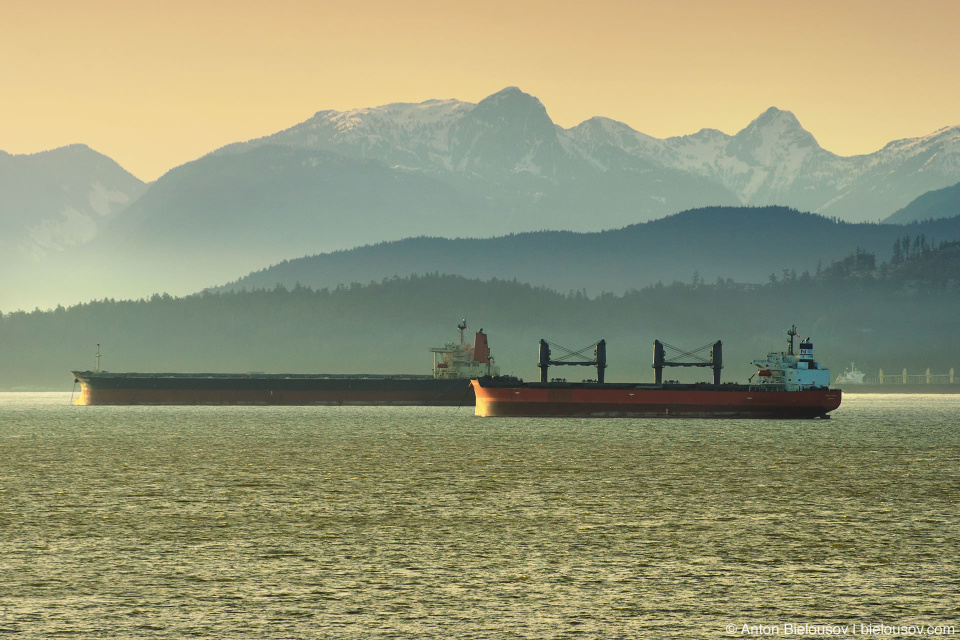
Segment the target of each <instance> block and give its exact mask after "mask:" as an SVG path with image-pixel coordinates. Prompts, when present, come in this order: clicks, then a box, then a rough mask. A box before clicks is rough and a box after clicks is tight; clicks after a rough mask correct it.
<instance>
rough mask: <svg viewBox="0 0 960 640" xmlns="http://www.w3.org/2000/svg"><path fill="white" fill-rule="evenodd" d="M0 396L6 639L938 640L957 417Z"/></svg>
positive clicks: (869, 398)
mask: <svg viewBox="0 0 960 640" xmlns="http://www.w3.org/2000/svg"><path fill="white" fill-rule="evenodd" d="M70 400H71V396H70V394H65V393H36V394H33V393H3V394H0V636H3V637H7V636H9V637H11V638H44V639H47V638H178V639H179V638H194V637H196V638H231V639H245V638H251V639H253V638H256V639H262V638H297V639H300V638H304V639H308V638H310V639H312V638H336V639H341V638H347V639H349V638H358V639H359V638H364V639H367V638H443V639H459V638H463V639H483V638H491V639H511V638H518V639H519V638H629V639H634V638H726V637H745V636H750V637H824V636H839V637H844V636H845V637H850V638H894V637H897V638H899V637H930V636H938V637H939V636H946V637H951V636H953V637H958V636H957V634H958V632H960V631H958V630H960V396H958V395H937V396H934V395H860V396H858V395H852V394H848V395H847V396H846V397H845V398H844V400H843V405H842V406H841V407H840V408H839V409H838V410H837V411H835V412H834V413H833V414H832V415H833V417H832V419H829V420H796V421H794V420H719V419H718V420H703V419H667V418H661V419H558V418H553V419H514V418H478V417H475V416H474V415H473V409H472V407H462V408H455V407H400V408H391V407H112V406H95V407H87V406H73V405H71V404H70Z"/></svg>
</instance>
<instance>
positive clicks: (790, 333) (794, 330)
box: [787, 325, 797, 356]
mask: <svg viewBox="0 0 960 640" xmlns="http://www.w3.org/2000/svg"><path fill="white" fill-rule="evenodd" d="M787 335H788V336H790V342H789V343H788V344H789V345H790V348H789V349H788V350H787V355H788V356H792V355H793V338H794V337H795V336H796V335H797V325H793V326H792V327H790V330H789V331H787Z"/></svg>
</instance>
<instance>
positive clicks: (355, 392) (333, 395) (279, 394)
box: [73, 371, 474, 406]
mask: <svg viewBox="0 0 960 640" xmlns="http://www.w3.org/2000/svg"><path fill="white" fill-rule="evenodd" d="M73 375H74V378H75V379H76V380H77V382H79V383H80V397H79V398H78V399H77V401H76V402H75V404H78V405H103V404H116V405H204V404H206V405H359V406H363V405H392V406H427V405H429V406H460V405H473V403H474V394H473V390H472V389H471V388H470V386H469V383H470V381H469V380H465V379H436V378H432V377H429V376H346V375H344V376H337V375H323V374H317V375H310V374H304V375H293V374H219V373H208V374H204V373H108V372H102V371H74V372H73Z"/></svg>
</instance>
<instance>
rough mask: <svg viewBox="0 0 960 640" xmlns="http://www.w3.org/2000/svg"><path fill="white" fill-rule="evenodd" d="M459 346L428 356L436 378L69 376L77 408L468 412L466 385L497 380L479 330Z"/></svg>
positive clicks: (463, 326) (80, 373)
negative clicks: (435, 408)
mask: <svg viewBox="0 0 960 640" xmlns="http://www.w3.org/2000/svg"><path fill="white" fill-rule="evenodd" d="M457 330H458V331H459V340H458V341H457V342H448V343H446V344H444V346H442V347H434V348H432V349H430V351H431V352H432V353H433V375H409V374H399V375H389V374H322V373H316V374H312V373H306V374H298V373H114V372H108V371H101V370H100V345H97V370H96V371H73V372H72V373H73V377H74V380H75V381H76V382H78V383H79V384H80V397H79V398H78V399H77V400H76V402H75V403H74V404H80V405H96V404H148V405H163V404H169V405H174V404H209V405H358V406H367V405H369V406H373V405H386V406H454V407H456V406H460V405H473V403H474V395H473V389H472V388H471V387H470V380H471V379H472V378H476V377H478V376H491V375H497V374H499V372H500V369H499V367H497V365H496V364H495V363H494V361H493V356H492V355H491V354H490V346H489V344H488V343H487V334H485V333H484V332H483V329H480V330H479V331H477V333H476V336H475V338H474V342H473V344H471V343H469V342H466V341H465V340H464V336H463V332H464V331H466V330H467V321H466V320H462V321H461V322H460V323H459V324H458V325H457Z"/></svg>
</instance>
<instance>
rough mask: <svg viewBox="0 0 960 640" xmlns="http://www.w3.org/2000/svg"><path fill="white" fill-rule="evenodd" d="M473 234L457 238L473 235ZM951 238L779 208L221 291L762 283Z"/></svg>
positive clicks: (344, 258)
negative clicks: (903, 245)
mask: <svg viewBox="0 0 960 640" xmlns="http://www.w3.org/2000/svg"><path fill="white" fill-rule="evenodd" d="M480 225H482V223H480V222H478V227H477V229H471V230H465V233H476V234H478V235H479V234H481V233H482V228H481V226H480ZM904 235H910V236H911V237H912V236H917V235H924V236H925V237H926V238H928V239H929V240H930V241H931V242H940V241H952V240H960V216H958V217H955V218H952V219H947V220H937V221H927V222H924V223H914V224H911V225H906V226H902V225H887V224H867V223H863V224H851V223H846V222H838V221H835V220H832V219H828V218H825V217H823V216H819V215H816V214H811V213H802V212H799V211H796V210H793V209H788V208H785V207H759V208H745V207H712V208H705V209H696V210H690V211H685V212H683V213H679V214H676V215H673V216H669V217H667V218H663V219H660V220H656V221H652V222H647V223H643V224H637V225H632V226H629V227H625V228H623V229H617V230H613V231H604V232H600V233H572V232H557V231H542V232H537V233H524V234H517V235H510V236H502V237H498V238H491V239H462V238H461V239H453V240H448V239H443V238H427V237H421V238H412V239H408V240H402V241H397V242H387V243H382V244H377V245H370V246H364V247H360V248H357V249H353V250H349V251H339V252H335V253H327V254H320V255H314V256H310V257H305V258H300V259H296V260H290V261H286V262H282V263H280V264H277V265H275V266H272V267H270V268H267V269H264V270H262V271H258V272H255V273H252V274H250V275H248V276H246V277H244V278H241V279H239V280H237V281H235V282H233V283H231V284H229V285H227V286H225V287H219V288H216V289H215V290H219V291H223V290H229V289H240V288H247V289H253V288H272V287H273V286H274V285H276V284H277V283H280V284H283V285H284V286H286V287H293V286H295V285H296V284H297V283H299V284H301V285H304V286H309V287H312V288H318V289H319V288H324V287H331V288H332V287H336V286H337V285H338V284H350V283H353V282H359V283H368V282H371V281H374V282H379V281H380V280H382V279H383V278H392V277H393V276H400V277H405V276H409V275H411V274H421V275H422V274H428V273H443V274H456V275H462V276H465V277H469V278H480V279H489V278H501V279H514V278H516V279H517V280H519V281H521V282H527V283H530V284H533V285H537V286H545V287H549V288H552V289H556V290H558V291H570V290H577V291H579V290H585V291H586V292H587V293H589V294H591V295H594V294H599V293H602V292H605V291H606V292H614V293H623V292H626V291H628V290H630V289H632V288H642V287H644V286H647V285H650V284H655V283H657V282H661V281H662V282H672V281H674V280H680V281H689V280H690V279H691V277H692V275H693V274H694V273H697V274H698V275H699V277H700V278H702V279H703V280H704V281H707V282H711V281H713V280H715V279H716V278H718V277H719V278H732V279H734V280H735V281H737V282H765V281H766V280H767V278H768V277H769V275H770V274H771V273H780V272H781V270H783V269H788V270H789V269H795V270H796V271H798V272H802V271H804V270H808V271H810V272H815V271H816V270H817V269H818V268H822V267H825V266H826V265H828V264H830V262H832V261H835V260H840V259H843V258H844V257H846V256H847V255H849V254H851V253H852V252H854V251H855V250H857V249H858V248H859V249H861V250H863V251H868V252H871V253H874V254H876V255H878V256H879V257H880V258H881V259H882V260H888V259H889V258H890V256H891V253H890V252H891V247H892V246H893V243H894V240H895V239H897V238H898V237H901V236H904Z"/></svg>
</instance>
